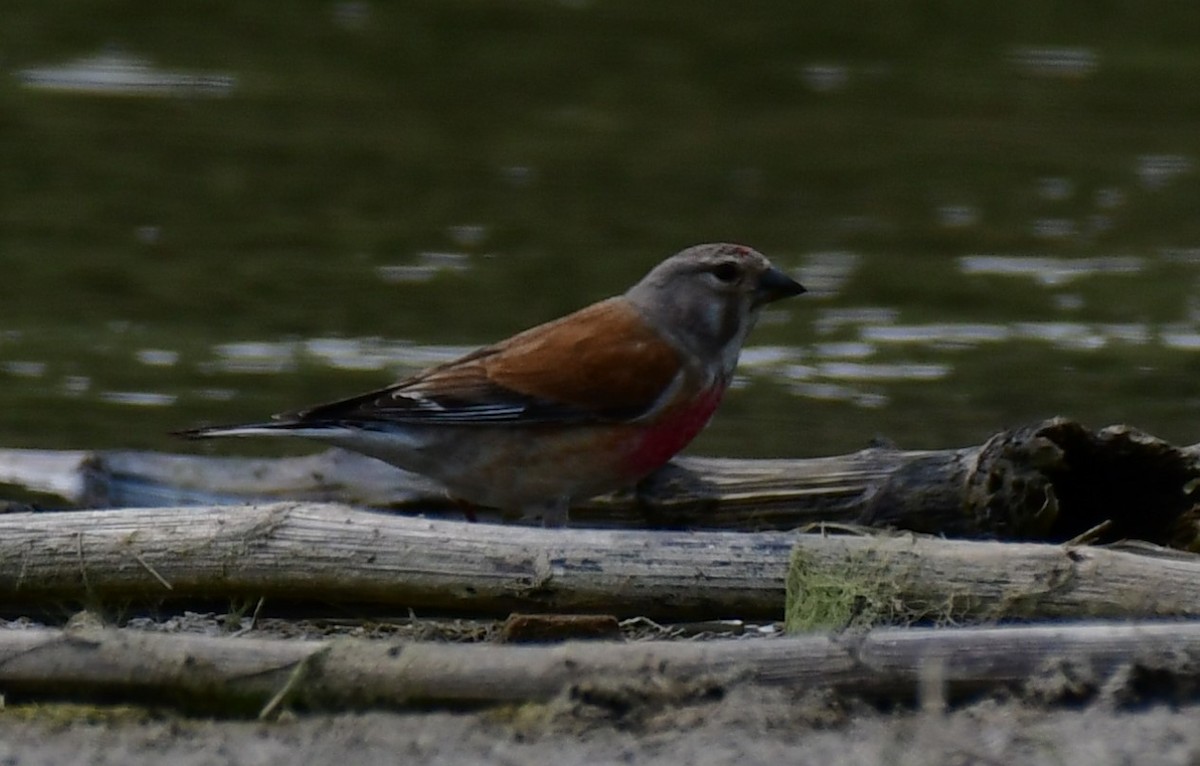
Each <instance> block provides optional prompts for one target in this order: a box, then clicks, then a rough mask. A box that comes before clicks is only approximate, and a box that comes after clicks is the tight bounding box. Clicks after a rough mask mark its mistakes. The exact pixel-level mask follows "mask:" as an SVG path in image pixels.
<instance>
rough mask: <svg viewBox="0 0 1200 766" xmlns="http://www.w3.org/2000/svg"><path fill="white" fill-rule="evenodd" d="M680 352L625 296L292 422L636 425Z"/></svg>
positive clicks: (675, 367)
mask: <svg viewBox="0 0 1200 766" xmlns="http://www.w3.org/2000/svg"><path fill="white" fill-rule="evenodd" d="M680 361H681V360H680V356H679V353H678V352H677V351H676V350H675V349H674V348H673V347H672V346H671V345H669V344H668V343H666V342H665V341H664V340H663V339H662V338H661V337H660V336H659V335H658V334H657V333H656V332H655V331H653V330H652V329H650V328H649V327H648V326H646V324H645V322H644V321H643V320H642V318H641V317H640V315H638V314H637V312H636V310H635V309H633V308H632V307H631V306H630V305H629V304H628V303H627V302H625V301H624V300H623V299H621V298H611V299H609V300H607V301H602V302H600V303H597V304H594V305H592V306H589V307H587V308H585V309H582V310H580V311H577V312H575V313H574V314H570V315H568V316H565V317H563V318H562V319H558V320H555V321H553V322H548V323H547V324H544V325H539V326H537V327H534V328H532V329H530V330H526V331H525V332H523V333H520V334H518V335H514V336H513V337H512V338H509V339H508V340H506V341H503V342H501V343H498V344H496V345H494V346H488V347H486V348H482V349H480V350H478V351H475V352H473V353H471V354H468V355H467V356H464V357H462V358H460V359H458V360H455V361H453V362H448V363H447V364H444V365H441V366H438V367H433V368H431V369H429V370H427V371H425V372H423V373H420V374H418V375H416V376H414V377H412V378H409V379H407V380H403V381H400V382H399V383H396V384H395V385H393V386H389V387H387V388H384V389H381V390H379V391H373V392H371V393H368V394H363V395H362V396H357V397H354V398H352V399H346V400H343V401H340V402H334V403H332V404H327V405H323V406H320V407H315V408H313V409H310V410H306V411H304V412H300V413H297V414H295V415H290V416H282V417H284V418H286V419H295V420H301V421H305V422H315V421H325V422H327V421H341V422H353V421H364V420H368V421H390V422H395V423H435V422H440V423H446V424H450V423H461V424H487V423H492V424H495V423H503V422H508V423H513V424H533V423H567V422H583V421H596V420H600V421H615V420H627V419H634V418H637V417H639V416H641V415H643V414H645V413H646V412H648V411H649V410H651V409H652V408H653V407H654V405H655V404H656V403H657V402H659V400H660V398H661V397H662V396H663V394H664V393H665V392H667V391H668V390H669V389H670V388H671V387H672V384H673V383H674V382H675V381H676V378H677V376H678V375H679V374H680Z"/></svg>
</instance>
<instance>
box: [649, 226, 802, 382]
mask: <svg viewBox="0 0 1200 766" xmlns="http://www.w3.org/2000/svg"><path fill="white" fill-rule="evenodd" d="M804 291H805V290H804V287H803V286H802V285H801V284H800V283H799V282H797V281H796V280H794V279H792V278H791V277H789V276H788V275H787V274H785V273H784V272H782V271H781V270H779V269H777V268H776V267H774V266H772V265H771V262H770V261H769V260H767V258H766V256H764V255H763V254H762V253H760V252H758V251H757V250H753V249H751V248H749V247H745V246H743V245H733V244H727V243H717V244H706V245H696V246H694V247H689V248H688V249H686V250H683V251H681V252H679V253H676V254H675V255H673V256H671V257H670V258H668V259H666V260H665V261H663V262H662V263H660V264H659V265H658V266H656V267H654V269H652V270H651V271H650V273H649V274H647V275H646V276H645V277H644V278H643V279H642V280H641V281H640V282H638V283H637V284H636V285H634V286H633V287H631V288H630V289H629V291H628V292H626V294H625V296H626V297H627V298H628V299H629V301H630V302H631V303H633V305H634V306H635V307H636V308H637V309H638V310H639V311H640V312H641V313H642V315H643V316H645V317H646V318H647V319H648V320H649V321H650V322H651V323H653V324H654V326H655V327H656V329H658V330H659V331H660V332H662V333H663V334H664V335H666V336H667V337H668V338H670V339H671V340H673V341H674V342H675V343H676V344H677V345H679V346H681V347H683V348H684V349H685V350H687V351H689V352H692V353H695V354H698V355H700V356H701V358H704V359H712V358H714V357H716V356H718V355H719V356H720V357H721V360H722V367H723V368H724V369H725V372H726V373H727V374H729V373H732V372H733V366H734V365H735V364H736V363H737V356H738V352H740V351H741V347H742V344H743V343H744V342H745V340H746V336H747V335H748V334H749V333H750V330H751V329H752V328H753V327H754V324H755V321H756V320H757V319H758V314H759V311H760V310H761V309H762V307H763V306H765V305H766V304H768V303H771V302H772V301H777V300H780V299H782V298H788V297H791V296H793V295H799V294H801V293H803V292H804Z"/></svg>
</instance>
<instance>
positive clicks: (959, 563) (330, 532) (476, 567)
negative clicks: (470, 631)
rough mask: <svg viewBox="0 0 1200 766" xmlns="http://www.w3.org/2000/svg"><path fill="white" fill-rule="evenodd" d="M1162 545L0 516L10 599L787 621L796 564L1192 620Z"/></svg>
mask: <svg viewBox="0 0 1200 766" xmlns="http://www.w3.org/2000/svg"><path fill="white" fill-rule="evenodd" d="M1158 553H1159V555H1145V554H1143V553H1134V552H1129V551H1124V550H1112V549H1106V548H1100V547H1089V546H1064V545H1049V544H1039V543H999V542H972V541H952V540H941V539H937V538H930V537H926V536H921V535H912V534H903V535H870V536H854V535H825V534H797V533H792V532H676V531H646V530H598V529H556V530H547V529H538V528H528V527H515V526H502V525H492V524H468V523H465V522H456V521H438V520H429V519H419V518H412V517H407V516H399V515H395V514H388V513H379V512H371V511H362V510H356V509H352V508H347V507H345V506H337V505H318V504H305V503H275V504H267V505H256V506H240V507H239V506H218V507H185V508H157V509H154V508H150V509H123V510H111V511H72V512H64V513H32V512H26V513H8V514H0V608H3V609H7V610H9V611H10V613H11V611H12V610H20V609H25V610H29V609H37V608H42V609H45V608H47V607H51V606H52V607H53V608H57V609H59V610H62V609H64V608H69V606H70V605H71V604H80V603H91V604H94V603H101V604H104V603H119V604H129V603H143V604H145V603H159V602H164V603H165V602H180V601H183V602H186V601H195V600H197V599H209V600H212V599H218V600H226V599H257V598H260V597H266V598H267V599H268V600H269V601H270V602H271V603H272V604H281V603H297V602H300V603H306V604H309V605H312V604H321V603H333V604H338V605H339V609H343V608H349V607H350V606H351V605H360V606H363V607H390V608H396V607H399V608H412V609H417V610H423V611H425V612H426V613H428V612H429V611H438V612H456V613H470V614H473V615H498V616H503V615H505V614H507V613H509V612H511V611H526V612H594V613H606V614H614V615H618V616H639V615H640V616H647V617H652V618H656V619H667V620H688V619H715V618H725V617H737V618H744V619H753V618H766V619H779V618H780V617H782V615H783V611H784V603H785V599H784V596H785V582H786V579H787V575H788V569H789V565H790V564H791V563H792V562H793V561H797V562H798V563H799V566H796V567H793V580H795V581H794V582H793V583H792V587H793V590H796V589H804V588H810V587H816V586H815V585H814V584H816V583H822V582H828V581H829V579H830V578H834V579H836V580H837V581H839V582H841V581H856V582H859V583H864V584H865V586H866V587H871V586H872V584H876V585H878V586H879V587H880V588H883V590H882V591H878V592H881V593H883V594H884V595H885V596H886V597H888V598H894V599H898V600H900V601H902V602H904V603H905V604H909V605H910V606H911V609H910V610H909V611H915V612H917V613H919V614H926V615H931V616H937V617H938V618H942V619H948V620H955V619H974V620H979V619H983V620H996V619H1001V618H1005V617H1020V618H1034V617H1047V618H1061V617H1123V618H1137V617H1157V616H1166V615H1173V616H1200V559H1197V558H1196V557H1194V556H1193V555H1192V554H1186V553H1181V552H1170V551H1162V550H1158ZM797 572H799V573H800V576H799V579H797V577H796V574H797ZM877 590H878V589H877Z"/></svg>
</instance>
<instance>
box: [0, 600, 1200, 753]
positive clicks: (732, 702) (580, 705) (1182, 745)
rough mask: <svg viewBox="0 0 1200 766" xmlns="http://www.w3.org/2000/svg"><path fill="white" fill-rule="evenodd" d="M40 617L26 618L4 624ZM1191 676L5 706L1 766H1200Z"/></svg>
mask: <svg viewBox="0 0 1200 766" xmlns="http://www.w3.org/2000/svg"><path fill="white" fill-rule="evenodd" d="M86 615H90V613H85V616H86ZM79 617H80V615H76V617H75V618H72V619H77V618H79ZM3 622H4V621H0V623H3ZM239 622H240V621H239V620H237V619H231V618H230V617H229V616H228V615H212V614H195V613H187V614H184V615H180V616H176V617H171V618H169V619H146V618H135V619H131V620H128V621H126V622H125V626H126V627H129V628H134V629H143V630H162V631H170V632H177V631H184V632H204V633H210V634H221V633H225V634H228V633H229V632H231V631H234V632H236V631H241V630H243V629H245V628H246V627H248V626H246V625H241V626H240V627H239V625H238V624H237V623H239ZM33 625H35V623H32V622H30V621H26V620H21V621H11V622H7V623H6V624H4V625H2V627H7V628H9V629H21V628H22V627H28V626H33ZM701 627H704V628H706V629H707V630H706V631H701V632H696V631H695V630H694V628H695V626H693V629H690V630H689V628H687V627H686V626H685V627H664V626H657V625H655V624H653V623H649V621H636V620H634V621H627V622H626V623H624V624H623V625H622V629H623V632H624V634H625V639H626V640H638V639H639V638H662V637H664V634H663V631H667V632H669V633H673V634H674V635H675V636H676V637H677V638H679V639H680V640H697V639H699V640H705V639H710V640H711V639H716V640H736V638H737V637H734V636H730V635H718V634H717V632H716V631H715V630H714V629H716V628H720V629H726V630H732V627H731V626H730V625H703V626H701ZM773 627H774V626H771V625H745V626H741V628H740V630H739V633H740V637H741V638H743V639H746V640H770V636H771V635H773V634H774V630H773ZM497 630H499V627H498V626H497V625H496V624H490V623H487V622H472V621H462V620H447V621H437V620H416V619H412V620H393V621H377V620H371V621H359V620H265V619H264V620H260V621H258V623H257V624H256V625H254V627H253V631H254V632H255V633H256V634H261V635H265V636H272V637H277V638H287V637H292V638H299V637H310V638H315V637H327V636H332V635H358V636H364V637H368V638H369V637H371V636H393V637H394V636H397V635H404V636H405V637H409V638H422V639H427V640H428V639H435V640H450V641H455V640H465V641H479V640H489V637H494V636H495V634H496V632H497ZM1188 677H1189V678H1192V677H1194V674H1191V675H1189V676H1188ZM1133 683H1134V682H1133V681H1130V682H1129V684H1133ZM1190 683H1191V682H1190V681H1186V682H1184V681H1181V682H1180V683H1178V684H1173V683H1172V680H1171V679H1170V678H1156V679H1154V684H1153V685H1152V688H1150V687H1142V688H1140V691H1139V692H1138V693H1137V694H1130V693H1129V691H1130V688H1131V686H1130V685H1127V686H1125V687H1122V686H1121V685H1120V684H1109V685H1108V686H1107V687H1106V688H1105V689H1103V690H1101V691H1099V692H1097V693H1094V694H1090V696H1088V698H1087V699H1086V700H1085V701H1080V699H1079V695H1077V694H1076V691H1077V689H1076V687H1075V686H1073V685H1072V682H1071V679H1069V678H1062V677H1057V676H1052V675H1048V676H1046V677H1043V678H1038V679H1034V680H1033V681H1032V682H1031V683H1030V684H1028V685H1027V687H1026V688H1023V689H1017V690H1007V691H1003V692H998V693H996V694H994V695H992V696H990V697H987V698H984V699H979V700H974V701H971V702H968V703H963V704H959V705H957V706H955V707H952V708H951V709H949V710H942V709H935V710H924V711H922V710H915V709H898V710H897V709H893V710H880V709H879V708H878V707H877V706H875V705H873V704H868V703H867V702H865V701H862V700H854V699H845V698H839V697H834V696H833V695H831V694H830V693H828V692H822V691H820V690H812V689H780V688H776V687H763V686H756V685H752V684H749V683H740V684H737V683H735V684H731V685H726V686H716V687H714V686H712V685H705V686H701V687H697V689H696V690H695V691H694V692H687V691H685V692H684V693H679V692H678V690H675V691H673V692H672V693H669V694H661V693H655V690H654V688H653V687H651V686H646V687H645V688H641V689H639V688H630V687H627V686H625V687H614V688H617V689H618V691H616V692H614V691H613V689H601V688H598V687H597V688H595V689H590V690H589V689H583V691H582V692H581V690H580V689H578V688H577V689H575V690H574V691H572V692H564V694H563V695H562V696H561V697H560V698H558V699H556V700H553V701H551V702H550V703H546V704H537V705H533V704H530V705H523V706H519V707H503V708H493V709H488V710H483V711H475V712H443V711H416V712H405V713H395V712H370V713H357V714H340V715H311V714H294V713H285V714H284V715H283V716H282V717H281V718H280V719H279V720H276V721H271V722H257V721H241V720H213V719H198V718H186V717H182V716H180V715H178V714H177V713H174V712H171V711H165V710H146V709H142V708H136V707H125V706H111V707H108V706H97V705H93V704H87V705H82V704H49V705H22V704H9V705H8V706H7V707H4V708H3V709H2V710H0V766H36V765H40V764H45V765H47V766H49V765H50V764H54V765H55V766H67V765H70V764H113V765H114V766H115V765H117V764H121V765H123V766H124V765H128V766H140V765H142V764H162V763H170V764H178V765H179V766H192V765H193V764H194V765H197V766H198V765H200V764H238V765H241V764H244V765H245V766H251V765H253V766H267V765H268V764H287V765H288V766H299V765H301V764H329V763H335V762H337V761H342V762H344V763H347V764H365V765H367V766H370V765H371V764H384V763H433V764H442V763H444V764H483V763H488V764H514V765H516V764H521V765H522V766H524V765H532V766H539V765H540V764H547V765H549V764H553V765H554V766H571V765H572V764H581V765H582V764H588V765H589V766H590V765H592V764H610V763H612V764H629V763H635V764H655V763H686V764H696V765H697V766H707V765H709V764H713V765H715V764H734V763H736V764H739V766H745V765H747V764H758V763H762V764H773V765H775V764H780V763H793V764H820V765H821V766H830V765H832V764H895V765H896V766H908V765H909V764H911V765H912V766H927V765H929V764H1047V766H1049V765H1051V764H1053V765H1054V766H1059V765H1060V764H1066V763H1083V764H1088V765H1089V766H1108V765H1109V764H1113V765H1115V764H1133V763H1137V764H1148V765H1154V764H1194V763H1200V727H1198V726H1196V722H1197V721H1198V720H1200V704H1197V703H1198V702H1200V697H1198V696H1197V695H1196V693H1195V692H1196V689H1195V688H1194V687H1193V686H1192V685H1190ZM1147 688H1148V689H1149V690H1148V691H1147ZM0 691H2V690H0Z"/></svg>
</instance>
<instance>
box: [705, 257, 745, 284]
mask: <svg viewBox="0 0 1200 766" xmlns="http://www.w3.org/2000/svg"><path fill="white" fill-rule="evenodd" d="M740 273H741V270H740V269H739V268H738V267H737V266H736V265H735V264H732V263H730V262H729V261H726V262H725V263H718V264H717V265H716V266H714V267H713V270H712V274H713V276H714V277H716V278H717V279H719V280H721V281H722V282H732V281H733V280H735V279H737V278H738V275H739V274H740Z"/></svg>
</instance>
